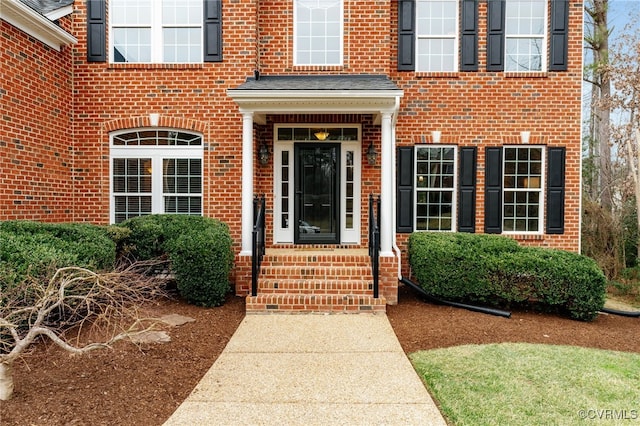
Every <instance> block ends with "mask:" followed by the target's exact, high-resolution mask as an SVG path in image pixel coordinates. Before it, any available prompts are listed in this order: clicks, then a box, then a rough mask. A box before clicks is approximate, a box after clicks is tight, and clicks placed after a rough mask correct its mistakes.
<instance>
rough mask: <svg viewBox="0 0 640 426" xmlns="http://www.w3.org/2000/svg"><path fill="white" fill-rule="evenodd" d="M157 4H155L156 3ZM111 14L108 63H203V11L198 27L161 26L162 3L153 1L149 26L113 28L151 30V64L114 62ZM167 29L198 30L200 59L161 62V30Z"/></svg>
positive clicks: (110, 16) (162, 46)
mask: <svg viewBox="0 0 640 426" xmlns="http://www.w3.org/2000/svg"><path fill="white" fill-rule="evenodd" d="M156 2H157V3H156ZM113 15H114V14H113V13H109V62H110V63H115V64H127V63H130V64H170V63H179V64H199V63H202V62H204V57H203V56H204V10H203V11H202V14H201V15H202V22H200V25H166V26H165V25H163V23H162V2H161V0H160V1H158V0H154V3H152V6H151V26H144V25H138V26H134V25H123V26H115V28H150V29H151V62H115V58H114V53H115V41H114V39H113V36H114V34H113V33H114V31H113V28H114V24H113V22H112V16H113ZM165 27H167V28H200V59H199V60H198V61H193V62H165V61H164V60H163V58H162V57H163V54H164V53H163V50H164V41H163V37H162V30H163V29H164V28H165Z"/></svg>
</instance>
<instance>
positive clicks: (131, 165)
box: [110, 129, 204, 223]
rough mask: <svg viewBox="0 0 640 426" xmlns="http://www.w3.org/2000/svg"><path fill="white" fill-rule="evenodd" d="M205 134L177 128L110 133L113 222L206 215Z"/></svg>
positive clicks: (111, 209)
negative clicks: (154, 216)
mask: <svg viewBox="0 0 640 426" xmlns="http://www.w3.org/2000/svg"><path fill="white" fill-rule="evenodd" d="M203 152H204V151H203V143H202V136H201V135H199V134H195V133H190V132H184V131H182V130H175V129H141V130H134V131H131V130H127V131H125V132H114V133H112V134H111V147H110V176H111V185H110V188H111V197H110V211H111V222H112V223H120V222H122V221H124V220H127V219H129V218H132V217H136V216H143V215H148V214H159V213H172V214H188V215H202V174H203V172H202V161H203Z"/></svg>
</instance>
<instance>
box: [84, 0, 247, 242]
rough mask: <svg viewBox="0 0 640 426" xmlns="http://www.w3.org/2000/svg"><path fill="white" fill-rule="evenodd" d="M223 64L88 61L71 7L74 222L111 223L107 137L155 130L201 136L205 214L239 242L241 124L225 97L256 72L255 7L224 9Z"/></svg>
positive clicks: (238, 4)
mask: <svg viewBox="0 0 640 426" xmlns="http://www.w3.org/2000/svg"><path fill="white" fill-rule="evenodd" d="M223 3H224V4H223V17H224V23H223V26H224V29H223V31H224V36H223V43H224V51H223V54H224V61H223V62H220V63H205V64H184V65H162V64H156V65H145V64H110V63H87V62H86V11H85V6H84V2H76V3H75V6H74V7H75V8H76V9H77V10H76V13H75V14H74V35H75V36H76V37H77V38H78V44H77V45H76V47H75V49H74V64H75V67H74V71H75V91H74V95H75V96H74V110H75V111H74V118H75V122H74V128H75V134H76V138H75V153H76V159H75V162H76V166H75V173H74V185H75V188H76V193H75V199H76V200H77V201H78V203H77V207H76V209H75V210H74V220H76V221H79V222H82V221H90V222H97V223H107V222H108V221H109V132H111V131H115V130H123V129H127V128H135V127H146V126H149V125H150V123H149V114H150V113H160V123H159V125H160V126H168V127H178V128H184V129H189V130H196V131H199V132H201V133H202V134H203V136H204V143H205V153H204V156H205V158H204V176H205V180H204V200H203V205H204V214H205V215H207V216H211V217H215V218H218V219H220V220H222V221H224V222H226V223H228V224H229V225H230V227H231V233H232V237H233V239H234V242H235V245H236V247H239V242H240V211H241V204H240V202H241V185H240V183H241V173H242V169H241V160H242V158H241V155H240V149H241V146H242V117H241V115H240V113H239V111H238V107H237V105H236V104H235V103H234V102H233V101H232V100H231V99H230V98H229V97H228V96H227V94H226V90H227V89H229V88H234V87H237V86H238V85H239V84H240V83H242V82H243V81H244V80H245V78H246V77H247V76H249V75H253V69H254V68H255V32H256V27H255V15H256V10H255V2H254V1H239V2H223Z"/></svg>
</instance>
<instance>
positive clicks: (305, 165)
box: [296, 144, 340, 243]
mask: <svg viewBox="0 0 640 426" xmlns="http://www.w3.org/2000/svg"><path fill="white" fill-rule="evenodd" d="M296 152H297V154H296V155H297V157H296V159H297V161H296V168H297V176H298V179H297V180H296V203H297V211H296V212H297V223H298V229H297V242H298V243H338V242H339V241H340V239H339V222H338V217H339V216H338V212H339V208H338V207H339V203H338V199H339V186H338V183H339V179H338V170H339V153H340V146H339V145H337V144H313V145H311V144H297V145H296Z"/></svg>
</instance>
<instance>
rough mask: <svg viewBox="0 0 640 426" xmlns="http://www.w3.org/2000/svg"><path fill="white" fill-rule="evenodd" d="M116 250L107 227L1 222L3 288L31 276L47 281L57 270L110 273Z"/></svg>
mask: <svg viewBox="0 0 640 426" xmlns="http://www.w3.org/2000/svg"><path fill="white" fill-rule="evenodd" d="M115 255H116V249H115V244H114V242H113V241H112V240H111V239H110V238H109V236H108V233H107V231H106V229H105V228H104V227H100V226H96V225H90V224H70V223H66V224H61V223H58V224H53V223H40V222H30V221H7V222H0V287H2V288H6V287H7V286H13V285H15V284H17V283H18V282H20V281H22V280H24V279H25V278H26V277H27V276H33V277H36V278H41V279H46V277H48V276H49V275H50V273H52V272H53V271H55V269H57V268H61V267H65V266H80V267H85V268H89V269H99V270H104V269H110V268H112V267H113V265H114V262H115Z"/></svg>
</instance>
